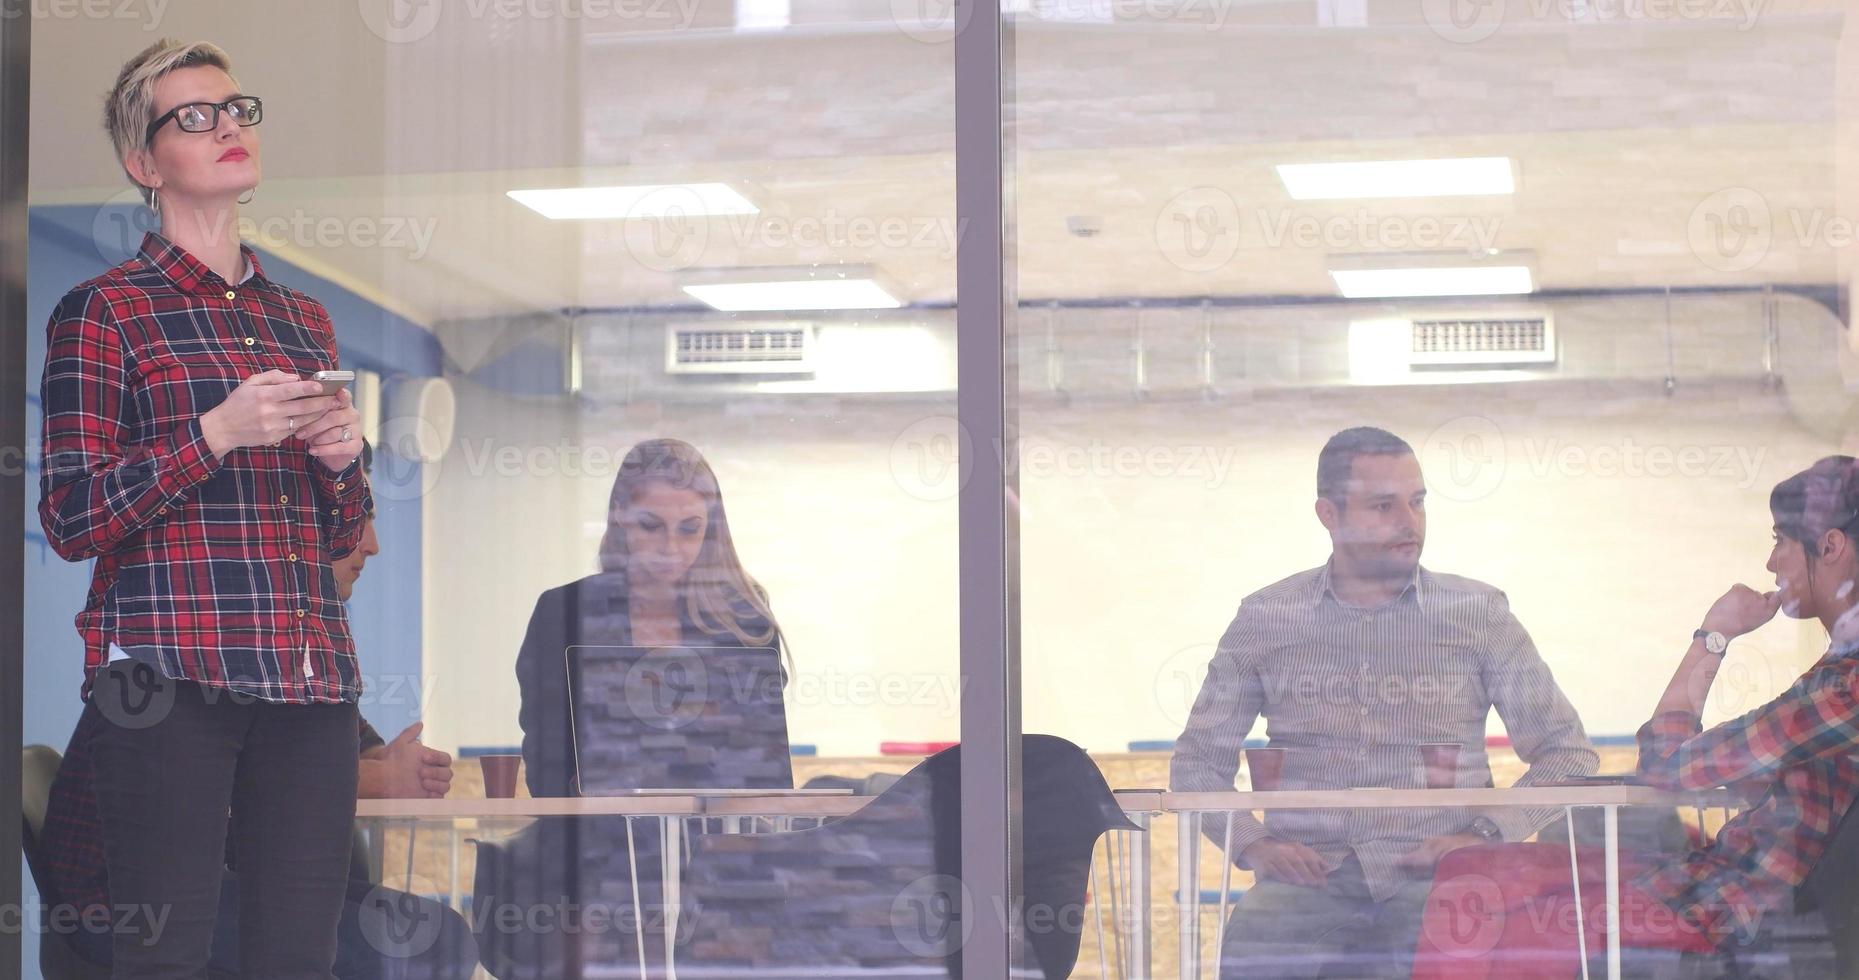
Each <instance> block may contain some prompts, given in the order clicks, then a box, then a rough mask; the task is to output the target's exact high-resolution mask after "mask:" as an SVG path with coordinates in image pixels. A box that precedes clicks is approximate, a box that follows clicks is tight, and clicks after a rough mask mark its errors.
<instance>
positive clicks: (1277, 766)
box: [1246, 748, 1285, 793]
mask: <svg viewBox="0 0 1859 980" xmlns="http://www.w3.org/2000/svg"><path fill="white" fill-rule="evenodd" d="M1284 771H1285V750H1284V749H1267V748H1249V749H1247V750H1246V772H1247V774H1248V776H1249V778H1250V779H1251V780H1252V788H1253V789H1256V790H1259V791H1261V792H1266V793H1269V792H1271V791H1273V790H1275V789H1277V788H1278V786H1279V784H1280V782H1281V781H1282V780H1283V778H1284Z"/></svg>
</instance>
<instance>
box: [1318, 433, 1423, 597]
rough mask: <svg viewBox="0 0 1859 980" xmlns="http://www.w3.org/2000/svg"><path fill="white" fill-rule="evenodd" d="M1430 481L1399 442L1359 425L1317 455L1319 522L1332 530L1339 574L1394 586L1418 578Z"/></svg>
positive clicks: (1333, 558)
mask: <svg viewBox="0 0 1859 980" xmlns="http://www.w3.org/2000/svg"><path fill="white" fill-rule="evenodd" d="M1426 496H1427V490H1426V481H1425V480H1424V479H1423V478H1422V477H1421V473H1420V461H1419V460H1418V459H1416V458H1415V457H1414V450H1413V447H1412V446H1409V445H1408V444H1407V443H1406V441H1404V440H1402V439H1401V438H1400V437H1399V436H1396V435H1394V434H1393V433H1391V432H1387V431H1385V430H1382V429H1377V428H1373V427H1370V426H1360V427H1357V428H1353V429H1344V430H1343V431H1341V432H1338V433H1337V434H1335V435H1333V436H1331V437H1330V441H1329V442H1328V443H1325V444H1324V447H1323V451H1322V452H1320V453H1318V455H1317V519H1318V520H1319V521H1322V522H1323V526H1324V529H1325V530H1327V531H1329V532H1330V544H1331V547H1332V549H1333V551H1332V555H1331V561H1332V563H1333V567H1334V569H1335V571H1336V572H1337V573H1338V574H1339V575H1344V576H1348V577H1350V578H1355V579H1364V580H1371V581H1382V582H1394V581H1404V580H1406V579H1408V578H1410V577H1412V576H1413V574H1414V570H1415V569H1416V568H1417V567H1418V566H1419V564H1420V551H1421V548H1422V547H1423V546H1424V545H1425V544H1426V537H1427V513H1426Z"/></svg>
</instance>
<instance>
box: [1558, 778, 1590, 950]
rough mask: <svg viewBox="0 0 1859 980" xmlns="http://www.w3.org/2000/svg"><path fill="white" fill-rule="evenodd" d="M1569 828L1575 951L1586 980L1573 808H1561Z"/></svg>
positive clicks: (1585, 940) (1585, 934) (1584, 931)
mask: <svg viewBox="0 0 1859 980" xmlns="http://www.w3.org/2000/svg"><path fill="white" fill-rule="evenodd" d="M1562 816H1563V818H1564V819H1566V820H1567V821H1568V828H1569V884H1570V885H1572V886H1573V887H1574V889H1575V949H1576V951H1577V952H1578V953H1580V954H1581V980H1588V922H1587V919H1588V917H1587V916H1585V915H1583V914H1582V908H1581V858H1580V857H1578V856H1576V853H1575V808H1574V807H1572V806H1566V807H1563V808H1562Z"/></svg>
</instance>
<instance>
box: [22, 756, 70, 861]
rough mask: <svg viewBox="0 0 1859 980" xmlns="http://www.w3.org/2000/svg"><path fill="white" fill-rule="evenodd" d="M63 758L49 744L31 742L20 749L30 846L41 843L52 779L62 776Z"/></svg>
mask: <svg viewBox="0 0 1859 980" xmlns="http://www.w3.org/2000/svg"><path fill="white" fill-rule="evenodd" d="M62 761H64V760H63V758H62V757H61V756H60V755H59V754H58V750H57V749H54V748H52V747H51V746H49V745H28V746H26V747H25V748H24V749H23V750H21V751H20V786H19V801H20V809H21V810H22V811H23V812H22V814H21V815H22V816H23V817H24V818H25V821H26V825H25V826H26V831H27V832H28V833H29V834H30V835H31V837H30V839H29V841H28V844H29V846H30V845H36V844H37V843H38V841H39V831H40V830H42V829H44V827H45V808H46V806H47V805H49V804H50V803H51V799H52V779H53V777H55V776H57V775H58V764H59V763H60V762H62Z"/></svg>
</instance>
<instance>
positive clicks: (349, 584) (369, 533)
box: [329, 439, 381, 602]
mask: <svg viewBox="0 0 1859 980" xmlns="http://www.w3.org/2000/svg"><path fill="white" fill-rule="evenodd" d="M373 468H374V447H373V446H371V445H369V444H368V440H366V439H363V440H362V442H361V469H362V472H363V473H371V472H372V471H373ZM380 553H381V543H380V541H379V540H377V539H376V538H375V536H374V513H373V512H372V511H370V512H369V514H368V516H367V517H365V518H363V519H362V527H361V543H360V544H357V545H356V546H355V550H354V551H351V552H349V553H348V554H346V555H344V556H342V557H341V558H336V559H333V560H331V561H330V563H329V570H330V571H331V572H334V573H335V576H336V594H337V595H339V596H341V597H342V601H343V602H347V601H349V598H350V597H351V596H353V595H354V594H355V580H356V579H358V578H360V577H361V570H362V566H363V565H366V564H368V559H370V558H372V557H374V556H375V555H378V554H380Z"/></svg>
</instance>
